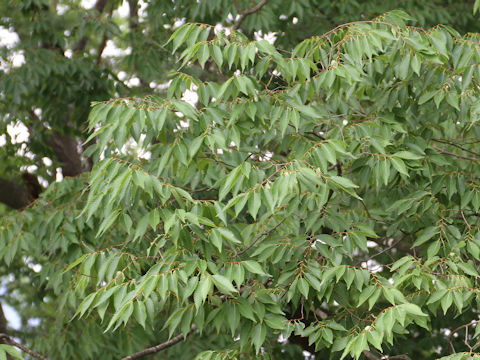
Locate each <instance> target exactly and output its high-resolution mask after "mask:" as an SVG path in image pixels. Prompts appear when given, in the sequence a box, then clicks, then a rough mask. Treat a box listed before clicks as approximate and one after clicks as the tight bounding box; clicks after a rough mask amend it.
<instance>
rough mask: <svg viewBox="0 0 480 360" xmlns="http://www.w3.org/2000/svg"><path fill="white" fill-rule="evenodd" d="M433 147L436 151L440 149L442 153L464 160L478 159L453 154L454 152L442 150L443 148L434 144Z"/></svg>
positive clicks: (479, 159)
mask: <svg viewBox="0 0 480 360" xmlns="http://www.w3.org/2000/svg"><path fill="white" fill-rule="evenodd" d="M433 148H434V149H435V150H437V151H440V153H442V154H447V155H452V156H455V157H457V158H459V159H465V160H470V161H480V158H476V157H471V156H465V155H460V154H455V153H452V152H450V151H447V150H443V149H441V148H439V147H438V146H435V145H433Z"/></svg>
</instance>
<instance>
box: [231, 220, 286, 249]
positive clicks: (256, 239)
mask: <svg viewBox="0 0 480 360" xmlns="http://www.w3.org/2000/svg"><path fill="white" fill-rule="evenodd" d="M285 220H287V218H286V217H285V218H283V219H282V220H281V221H280V222H279V223H278V224H277V225H275V226H274V227H273V228H271V229H269V230H267V231H265V232H262V233H260V234H258V235H257V237H256V238H255V240H253V241H252V243H251V244H250V245H248V246H247V247H246V248H245V249H243V250H242V251H239V252H237V253H236V254H235V255H234V256H238V255H242V254H243V253H244V252H246V251H247V250H248V249H250V248H251V247H252V246H253V245H255V244H256V243H257V241H258V240H260V239H261V238H262V237H264V236H267V235H269V234H270V233H271V232H272V231H275V229H276V228H278V227H279V226H280V225H282V224H283V222H284V221H285Z"/></svg>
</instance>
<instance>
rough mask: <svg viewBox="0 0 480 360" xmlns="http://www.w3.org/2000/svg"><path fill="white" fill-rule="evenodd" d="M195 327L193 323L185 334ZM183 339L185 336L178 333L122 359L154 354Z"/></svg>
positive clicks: (128, 359) (132, 359) (127, 359)
mask: <svg viewBox="0 0 480 360" xmlns="http://www.w3.org/2000/svg"><path fill="white" fill-rule="evenodd" d="M195 329H196V327H195V325H192V330H191V331H190V333H188V334H187V336H188V335H189V334H191V333H192V331H194V330H195ZM183 339H185V336H184V335H183V334H179V335H177V336H175V337H174V338H172V339H170V340H168V341H165V342H164V343H161V344H158V345H155V346H152V347H149V348H146V349H143V350H142V351H139V352H136V353H134V354H131V355H128V356H125V357H124V358H122V360H134V359H139V358H141V357H143V356H146V355H151V354H155V353H157V352H159V351H162V350H165V349H167V348H169V347H171V346H173V345H175V344H177V343H179V342H180V341H182V340H183Z"/></svg>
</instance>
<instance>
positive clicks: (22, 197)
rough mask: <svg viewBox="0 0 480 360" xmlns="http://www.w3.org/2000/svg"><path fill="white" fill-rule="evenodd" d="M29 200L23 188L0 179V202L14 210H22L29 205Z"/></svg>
mask: <svg viewBox="0 0 480 360" xmlns="http://www.w3.org/2000/svg"><path fill="white" fill-rule="evenodd" d="M31 200H32V199H31V198H30V195H29V194H28V192H27V190H26V189H25V188H24V187H23V186H20V185H18V184H16V183H14V182H13V181H10V180H6V179H1V178H0V202H2V203H4V204H6V205H8V206H10V207H11V208H14V209H23V208H24V207H26V206H27V205H28V204H30V202H31Z"/></svg>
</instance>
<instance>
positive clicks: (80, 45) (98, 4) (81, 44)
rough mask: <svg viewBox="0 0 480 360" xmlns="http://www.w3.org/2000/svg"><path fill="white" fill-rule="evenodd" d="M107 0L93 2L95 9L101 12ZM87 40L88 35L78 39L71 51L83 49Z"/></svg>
mask: <svg viewBox="0 0 480 360" xmlns="http://www.w3.org/2000/svg"><path fill="white" fill-rule="evenodd" d="M107 3H108V0H97V2H96V3H95V6H94V8H95V10H97V11H98V12H99V13H100V14H101V13H103V10H105V6H107ZM87 42H88V37H87V36H84V37H83V38H81V39H80V41H79V42H78V43H77V45H76V46H75V48H74V49H73V52H75V53H76V52H82V51H83V50H85V47H86V46H87Z"/></svg>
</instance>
